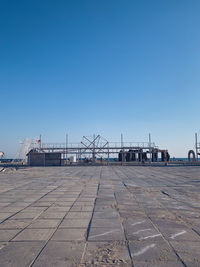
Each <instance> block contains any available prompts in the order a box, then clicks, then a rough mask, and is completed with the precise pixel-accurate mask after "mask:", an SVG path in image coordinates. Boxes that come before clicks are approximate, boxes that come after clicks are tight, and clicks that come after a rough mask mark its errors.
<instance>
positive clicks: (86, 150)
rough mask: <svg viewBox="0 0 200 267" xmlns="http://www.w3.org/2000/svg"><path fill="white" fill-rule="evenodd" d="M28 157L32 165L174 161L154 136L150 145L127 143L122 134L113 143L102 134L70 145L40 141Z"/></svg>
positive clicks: (149, 142) (148, 143)
mask: <svg viewBox="0 0 200 267" xmlns="http://www.w3.org/2000/svg"><path fill="white" fill-rule="evenodd" d="M40 140H41V138H40ZM27 156H28V164H29V165H30V166H50V165H51V164H52V165H51V166H60V165H65V164H73V163H76V164H89V163H92V164H94V163H111V162H115V163H116V162H120V163H122V164H123V163H124V162H140V163H145V162H157V161H162V162H167V161H169V159H170V156H169V153H168V151H167V150H166V149H159V148H158V147H157V146H156V145H155V143H154V142H151V136H150V134H149V140H148V142H123V136H122V135H121V142H109V141H107V140H106V139H105V138H103V137H102V136H100V135H93V136H83V138H82V141H81V142H80V143H68V138H66V143H41V142H40V144H39V145H38V146H37V145H36V146H34V147H33V148H31V149H30V151H29V152H28V154H27ZM47 158H48V160H47ZM50 159H51V160H50ZM38 164H39V165H38Z"/></svg>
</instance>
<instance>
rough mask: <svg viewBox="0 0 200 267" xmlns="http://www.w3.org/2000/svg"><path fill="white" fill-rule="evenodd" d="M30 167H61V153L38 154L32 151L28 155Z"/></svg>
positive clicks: (34, 150)
mask: <svg viewBox="0 0 200 267" xmlns="http://www.w3.org/2000/svg"><path fill="white" fill-rule="evenodd" d="M27 156H28V165H29V166H61V153H57V152H48V153H43V152H38V151H37V150H36V149H31V150H30V151H29V152H28V154H27Z"/></svg>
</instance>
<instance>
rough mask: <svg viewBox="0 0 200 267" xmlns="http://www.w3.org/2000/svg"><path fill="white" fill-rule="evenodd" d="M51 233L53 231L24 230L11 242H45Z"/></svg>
mask: <svg viewBox="0 0 200 267" xmlns="http://www.w3.org/2000/svg"><path fill="white" fill-rule="evenodd" d="M53 232H54V229H24V230H23V231H22V232H21V233H19V234H18V235H17V236H16V237H15V238H14V239H13V241H43V240H44V241H45V240H48V239H49V237H50V236H51V234H52V233H53Z"/></svg>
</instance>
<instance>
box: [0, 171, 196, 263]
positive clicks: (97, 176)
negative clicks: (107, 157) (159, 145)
mask: <svg viewBox="0 0 200 267" xmlns="http://www.w3.org/2000/svg"><path fill="white" fill-rule="evenodd" d="M199 248H200V168H199V167H134V166H132V167H131V166H114V167H110V166H104V167H101V166H99V167H91V166H90V167H60V168H57V167H49V168H37V167H36V168H24V169H18V170H17V171H14V172H12V171H9V172H5V173H0V266H20V267H21V266H31V264H32V266H45V267H46V266H75V267H76V266H80V267H82V266H132V265H134V266H140V267H142V266H153V267H154V266H157V267H164V266H172V267H173V266H200V257H199V255H200V250H199Z"/></svg>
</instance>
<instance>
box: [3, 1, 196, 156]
mask: <svg viewBox="0 0 200 267" xmlns="http://www.w3.org/2000/svg"><path fill="white" fill-rule="evenodd" d="M199 14H200V1H199V0H192V1H190V0H187V1H186V0H137V1H135V0H125V1H124V0H95V1H94V0H69V1H64V0H63V1H62V0H60V1H55V0H54V1H52V0H46V1H45V0H34V1H33V0H28V1H20V0H19V1H6V0H2V1H1V2H0V99H1V113H0V114H1V120H0V121H1V127H0V128H1V130H0V150H3V151H4V152H5V153H6V154H7V156H12V155H14V154H15V152H16V150H17V145H18V141H19V140H21V139H24V138H26V137H37V136H39V134H40V133H41V134H42V137H43V141H46V142H62V141H64V140H65V134H66V132H68V134H69V141H79V140H80V139H81V137H82V136H83V135H90V134H93V133H97V134H98V133H100V134H102V135H103V136H104V137H105V138H107V139H108V140H110V141H118V140H120V134H121V133H123V134H124V139H125V141H145V140H146V139H147V138H148V133H149V132H151V134H152V139H153V141H155V142H156V144H157V145H159V146H160V148H168V149H169V152H170V154H171V155H172V156H183V157H184V156H186V154H187V151H188V149H191V148H193V145H194V132H195V131H197V132H199V130H200V123H199V121H200V120H199V101H200V75H199V72H200V15H199Z"/></svg>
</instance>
